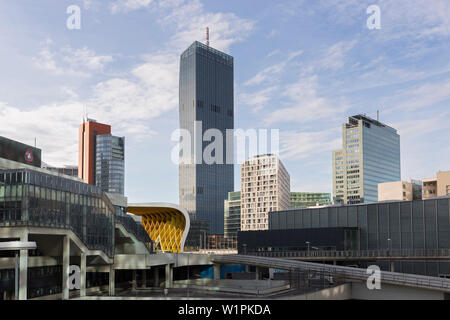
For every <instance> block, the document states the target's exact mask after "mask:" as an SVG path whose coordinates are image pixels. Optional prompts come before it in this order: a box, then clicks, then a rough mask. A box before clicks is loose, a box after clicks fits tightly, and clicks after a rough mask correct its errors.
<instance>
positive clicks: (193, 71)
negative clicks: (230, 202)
mask: <svg viewBox="0 0 450 320" xmlns="http://www.w3.org/2000/svg"><path fill="white" fill-rule="evenodd" d="M233 73H234V70H233V57H231V56H229V55H227V54H225V53H223V52H220V51H218V50H215V49H213V48H211V47H209V46H206V45H203V44H202V43H200V42H194V43H193V44H192V45H191V46H190V47H189V48H188V49H187V50H186V51H185V52H184V53H183V54H182V55H181V61H180V85H179V90H180V92H179V103H180V105H179V115H180V128H181V129H185V130H188V131H189V132H190V134H191V146H192V150H190V151H191V154H194V146H195V143H196V141H203V139H202V137H203V136H204V133H205V131H207V130H208V129H217V130H219V131H220V132H221V133H222V137H223V150H222V151H223V157H219V158H222V159H220V160H221V161H219V162H221V163H213V164H206V163H205V162H204V161H203V157H202V155H203V151H204V150H205V148H206V146H208V145H209V144H210V143H211V142H210V141H203V142H202V143H201V148H195V151H196V156H195V157H194V159H193V160H194V161H192V163H191V164H185V163H184V164H183V163H181V164H180V166H179V188H180V189H179V196H180V204H181V206H182V207H183V208H185V209H186V210H187V211H188V212H189V214H190V215H191V216H192V217H194V218H195V219H198V220H205V221H208V222H209V225H210V232H211V234H223V232H224V207H223V206H224V200H225V199H226V198H227V196H228V192H231V191H233V188H234V180H233V179H234V176H233V174H234V173H233V164H226V159H227V156H231V155H230V154H228V155H227V151H228V150H232V148H230V149H228V150H227V148H226V147H225V146H226V145H227V143H228V144H229V146H233V141H227V137H226V129H233V128H234V98H233V97H234V88H233V77H234V75H233ZM200 123H201V124H200ZM200 127H201V128H200ZM197 149H199V150H197ZM199 151H200V152H199ZM231 152H232V151H231ZM219 153H220V152H219ZM181 156H185V155H181ZM213 156H214V154H213Z"/></svg>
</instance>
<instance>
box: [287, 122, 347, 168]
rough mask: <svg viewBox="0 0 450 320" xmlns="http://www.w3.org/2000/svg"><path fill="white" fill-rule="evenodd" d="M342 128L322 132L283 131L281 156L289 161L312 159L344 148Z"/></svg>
mask: <svg viewBox="0 0 450 320" xmlns="http://www.w3.org/2000/svg"><path fill="white" fill-rule="evenodd" d="M339 130H340V128H339V127H335V128H331V129H328V130H321V131H303V132H296V131H282V132H281V133H280V141H281V142H282V143H281V146H280V156H281V158H283V159H287V160H301V159H312V158H314V156H317V155H319V154H323V155H326V154H328V155H329V156H330V157H331V151H332V150H334V149H338V148H340V147H341V146H342V141H341V135H340V132H339Z"/></svg>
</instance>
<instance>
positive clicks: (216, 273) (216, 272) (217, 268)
mask: <svg viewBox="0 0 450 320" xmlns="http://www.w3.org/2000/svg"><path fill="white" fill-rule="evenodd" d="M214 280H220V264H214Z"/></svg>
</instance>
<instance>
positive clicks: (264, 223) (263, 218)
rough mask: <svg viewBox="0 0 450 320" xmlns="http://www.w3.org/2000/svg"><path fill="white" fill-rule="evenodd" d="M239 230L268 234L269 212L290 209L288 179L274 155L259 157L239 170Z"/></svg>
mask: <svg viewBox="0 0 450 320" xmlns="http://www.w3.org/2000/svg"><path fill="white" fill-rule="evenodd" d="M241 194H242V196H241V198H242V200H241V230H243V231H247V230H267V229H268V228H269V212H271V211H279V210H285V209H288V208H289V207H290V203H291V202H290V177H289V173H288V172H287V170H286V169H285V167H284V165H283V163H282V162H281V160H280V159H279V158H278V157H277V156H276V155H273V154H266V155H259V156H256V157H254V158H251V159H249V160H246V161H245V162H244V163H243V164H242V166H241Z"/></svg>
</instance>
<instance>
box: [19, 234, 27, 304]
mask: <svg viewBox="0 0 450 320" xmlns="http://www.w3.org/2000/svg"><path fill="white" fill-rule="evenodd" d="M20 241H28V233H25V234H24V235H22V236H21V237H20ZM27 287H28V250H20V257H19V300H27V298H28V297H27Z"/></svg>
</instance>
